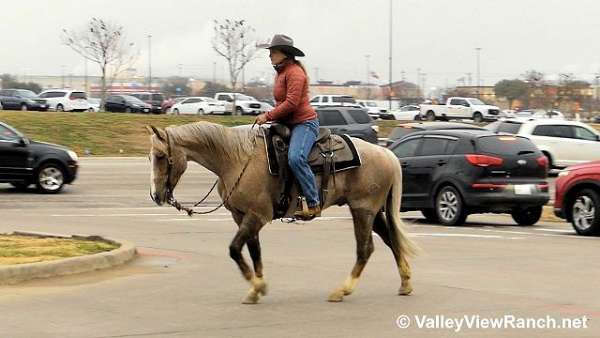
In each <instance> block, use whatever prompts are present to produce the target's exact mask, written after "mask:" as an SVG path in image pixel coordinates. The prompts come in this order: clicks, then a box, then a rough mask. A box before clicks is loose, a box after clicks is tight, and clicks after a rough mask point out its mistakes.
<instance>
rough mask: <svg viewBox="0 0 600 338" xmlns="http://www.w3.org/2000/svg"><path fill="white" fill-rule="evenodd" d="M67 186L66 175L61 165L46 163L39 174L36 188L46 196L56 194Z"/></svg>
mask: <svg viewBox="0 0 600 338" xmlns="http://www.w3.org/2000/svg"><path fill="white" fill-rule="evenodd" d="M64 185H65V173H64V170H63V169H62V168H61V166H60V165H58V164H55V163H46V164H44V165H42V166H41V167H40V169H39V170H38V172H37V182H36V186H37V188H38V190H39V191H40V192H42V193H44V194H56V193H57V192H59V191H61V190H62V188H63V187H64Z"/></svg>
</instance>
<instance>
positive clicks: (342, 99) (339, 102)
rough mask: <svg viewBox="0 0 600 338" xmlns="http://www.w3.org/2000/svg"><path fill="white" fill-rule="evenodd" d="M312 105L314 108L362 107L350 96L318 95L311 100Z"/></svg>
mask: <svg viewBox="0 0 600 338" xmlns="http://www.w3.org/2000/svg"><path fill="white" fill-rule="evenodd" d="M310 105H311V106H314V107H319V106H348V107H360V108H362V106H361V105H360V104H358V103H357V102H356V100H355V99H354V98H353V97H352V96H350V95H316V96H313V98H312V99H310Z"/></svg>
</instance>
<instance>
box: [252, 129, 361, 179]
mask: <svg viewBox="0 0 600 338" xmlns="http://www.w3.org/2000/svg"><path fill="white" fill-rule="evenodd" d="M263 136H264V139H265V147H266V151H267V161H268V165H269V173H270V174H271V175H273V176H278V175H279V166H280V164H279V162H278V157H277V149H276V147H275V144H274V142H275V140H276V139H277V138H278V137H279V136H278V135H273V134H270V133H264V134H263ZM330 138H331V140H330V139H329V138H327V139H325V140H323V141H322V142H320V143H315V145H314V146H313V148H312V150H311V152H310V154H309V156H308V162H309V165H310V166H311V169H312V171H313V172H315V173H318V172H321V171H322V170H323V164H324V162H325V158H324V157H323V156H322V155H321V153H322V152H323V151H325V152H328V150H329V148H330V147H331V149H332V150H333V154H334V155H333V159H334V163H335V172H340V171H344V170H348V169H352V168H356V167H360V166H361V160H360V155H359V154H358V151H357V150H356V146H355V145H354V143H353V142H352V140H351V139H350V137H349V136H348V135H333V134H332V135H331V136H330ZM286 150H287V149H286ZM284 165H285V166H287V163H285V164H284Z"/></svg>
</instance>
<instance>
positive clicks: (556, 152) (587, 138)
mask: <svg viewBox="0 0 600 338" xmlns="http://www.w3.org/2000/svg"><path fill="white" fill-rule="evenodd" d="M485 128H486V129H489V130H492V131H495V132H498V133H510V134H517V135H522V136H525V137H527V138H529V139H530V140H531V141H532V142H533V143H534V144H535V145H536V146H537V147H538V148H539V149H540V151H541V152H542V153H544V155H546V157H547V158H548V163H549V167H550V168H564V167H567V166H570V165H573V164H578V163H584V162H589V161H595V160H600V133H599V132H598V131H596V129H594V128H592V127H590V126H588V125H587V124H585V123H581V122H576V121H567V120H561V119H532V118H515V119H508V120H504V121H497V122H494V123H491V124H489V125H487V126H486V127H485Z"/></svg>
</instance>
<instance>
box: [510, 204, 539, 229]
mask: <svg viewBox="0 0 600 338" xmlns="http://www.w3.org/2000/svg"><path fill="white" fill-rule="evenodd" d="M542 211H543V207H542V206H541V205H540V206H538V207H531V208H527V209H515V210H513V212H511V213H510V215H511V216H512V219H513V220H514V221H515V222H517V224H519V225H534V224H535V223H537V222H538V221H539V220H540V217H542Z"/></svg>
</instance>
